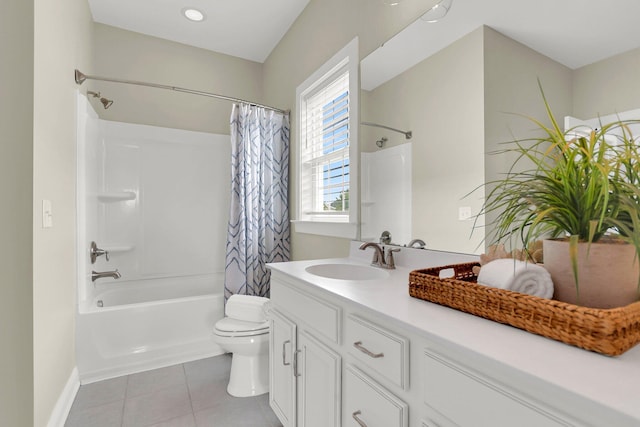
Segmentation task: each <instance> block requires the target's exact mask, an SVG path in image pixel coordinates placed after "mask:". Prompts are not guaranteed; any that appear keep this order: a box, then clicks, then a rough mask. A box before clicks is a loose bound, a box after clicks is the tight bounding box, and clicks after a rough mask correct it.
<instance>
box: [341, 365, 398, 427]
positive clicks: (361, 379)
mask: <svg viewBox="0 0 640 427" xmlns="http://www.w3.org/2000/svg"><path fill="white" fill-rule="evenodd" d="M345 372H346V378H345V407H344V417H345V423H344V424H345V426H349V427H351V426H353V427H361V426H366V427H407V426H408V425H409V407H408V406H407V404H406V403H404V402H403V401H401V400H400V399H398V398H397V397H396V396H394V395H393V394H391V393H390V392H389V391H388V390H386V389H385V388H383V387H381V386H380V385H379V384H377V383H376V382H375V381H374V380H372V379H371V378H369V377H367V376H366V375H365V374H363V373H362V372H361V371H359V370H358V369H357V368H356V367H354V366H351V365H347V367H346V369H345Z"/></svg>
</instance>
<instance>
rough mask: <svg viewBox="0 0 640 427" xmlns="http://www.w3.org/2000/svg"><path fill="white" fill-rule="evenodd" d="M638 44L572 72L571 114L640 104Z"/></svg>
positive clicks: (591, 113) (598, 113)
mask: <svg viewBox="0 0 640 427" xmlns="http://www.w3.org/2000/svg"><path fill="white" fill-rule="evenodd" d="M638 70H640V48H638V49H634V50H631V51H628V52H625V53H621V54H619V55H615V56H613V57H611V58H609V59H604V60H602V61H599V62H596V63H594V64H591V65H586V66H584V67H582V68H578V69H577V70H575V71H574V73H573V116H574V117H578V118H580V119H590V118H594V117H598V116H606V115H608V114H614V113H620V112H623V111H628V110H634V109H636V108H640V79H639V78H638Z"/></svg>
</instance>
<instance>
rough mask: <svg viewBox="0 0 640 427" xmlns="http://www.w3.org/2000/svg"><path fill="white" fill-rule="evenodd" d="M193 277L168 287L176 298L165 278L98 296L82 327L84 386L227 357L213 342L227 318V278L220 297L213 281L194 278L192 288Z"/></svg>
mask: <svg viewBox="0 0 640 427" xmlns="http://www.w3.org/2000/svg"><path fill="white" fill-rule="evenodd" d="M187 279H188V278H184V277H183V278H181V280H182V281H183V283H181V284H180V285H179V288H178V286H169V287H168V289H169V290H170V291H171V292H172V293H173V295H170V298H167V294H166V293H167V288H164V287H163V286H162V285H163V280H159V279H155V280H148V281H140V282H138V283H136V282H128V285H129V286H132V288H133V292H131V291H130V290H128V289H126V288H124V287H121V288H120V289H112V290H108V291H105V292H104V293H103V294H98V295H96V297H95V303H96V305H95V306H94V307H93V308H92V309H88V310H86V311H83V312H80V314H79V316H78V324H77V327H76V337H77V340H76V353H77V363H78V369H79V371H80V381H81V382H82V384H87V383H91V382H94V381H98V380H103V379H107V378H113V377H117V376H120V375H127V374H132V373H135V372H141V371H146V370H149V369H155V368H160V367H163V366H169V365H173V364H176V363H184V362H188V361H191V360H196V359H201V358H203V357H210V356H215V355H218V354H222V353H224V350H223V349H222V348H221V347H220V346H219V345H218V344H216V343H215V342H213V340H212V331H213V325H214V324H215V322H216V321H217V320H218V319H221V318H222V317H223V316H224V297H223V294H222V291H221V287H222V282H221V279H218V283H217V284H215V286H213V287H214V288H217V289H218V291H217V293H212V292H211V291H210V290H208V289H207V288H210V287H212V286H211V284H212V282H211V281H212V278H211V277H206V276H205V277H200V278H195V279H192V280H191V282H192V283H191V286H190V285H189V280H187ZM203 283H204V284H206V285H207V286H203ZM136 288H138V290H140V291H137V290H136ZM176 291H181V292H183V294H182V295H177V294H175V292H176ZM203 292H206V293H203ZM140 297H145V298H146V300H145V301H141V300H140ZM98 301H102V303H103V305H104V307H98V306H97V304H98Z"/></svg>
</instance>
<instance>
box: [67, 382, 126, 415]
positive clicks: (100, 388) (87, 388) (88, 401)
mask: <svg viewBox="0 0 640 427" xmlns="http://www.w3.org/2000/svg"><path fill="white" fill-rule="evenodd" d="M126 388H127V377H126V376H125V377H118V378H113V379H110V380H105V381H98V382H95V383H92V384H87V385H83V386H80V389H79V390H78V394H76V398H75V400H74V402H73V409H74V410H83V409H86V408H90V407H92V406H100V405H104V404H105V403H111V402H116V401H122V400H124V398H125V390H126Z"/></svg>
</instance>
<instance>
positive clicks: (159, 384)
mask: <svg viewBox="0 0 640 427" xmlns="http://www.w3.org/2000/svg"><path fill="white" fill-rule="evenodd" d="M186 381H187V380H186V377H185V374H184V368H183V366H182V365H173V366H169V367H166V368H160V369H154V370H151V371H146V372H140V373H138V374H132V375H129V381H128V384H127V399H128V398H130V397H135V396H141V395H143V394H147V393H152V392H156V391H159V390H161V389H163V388H169V387H174V386H177V385H181V384H185V383H186Z"/></svg>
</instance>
